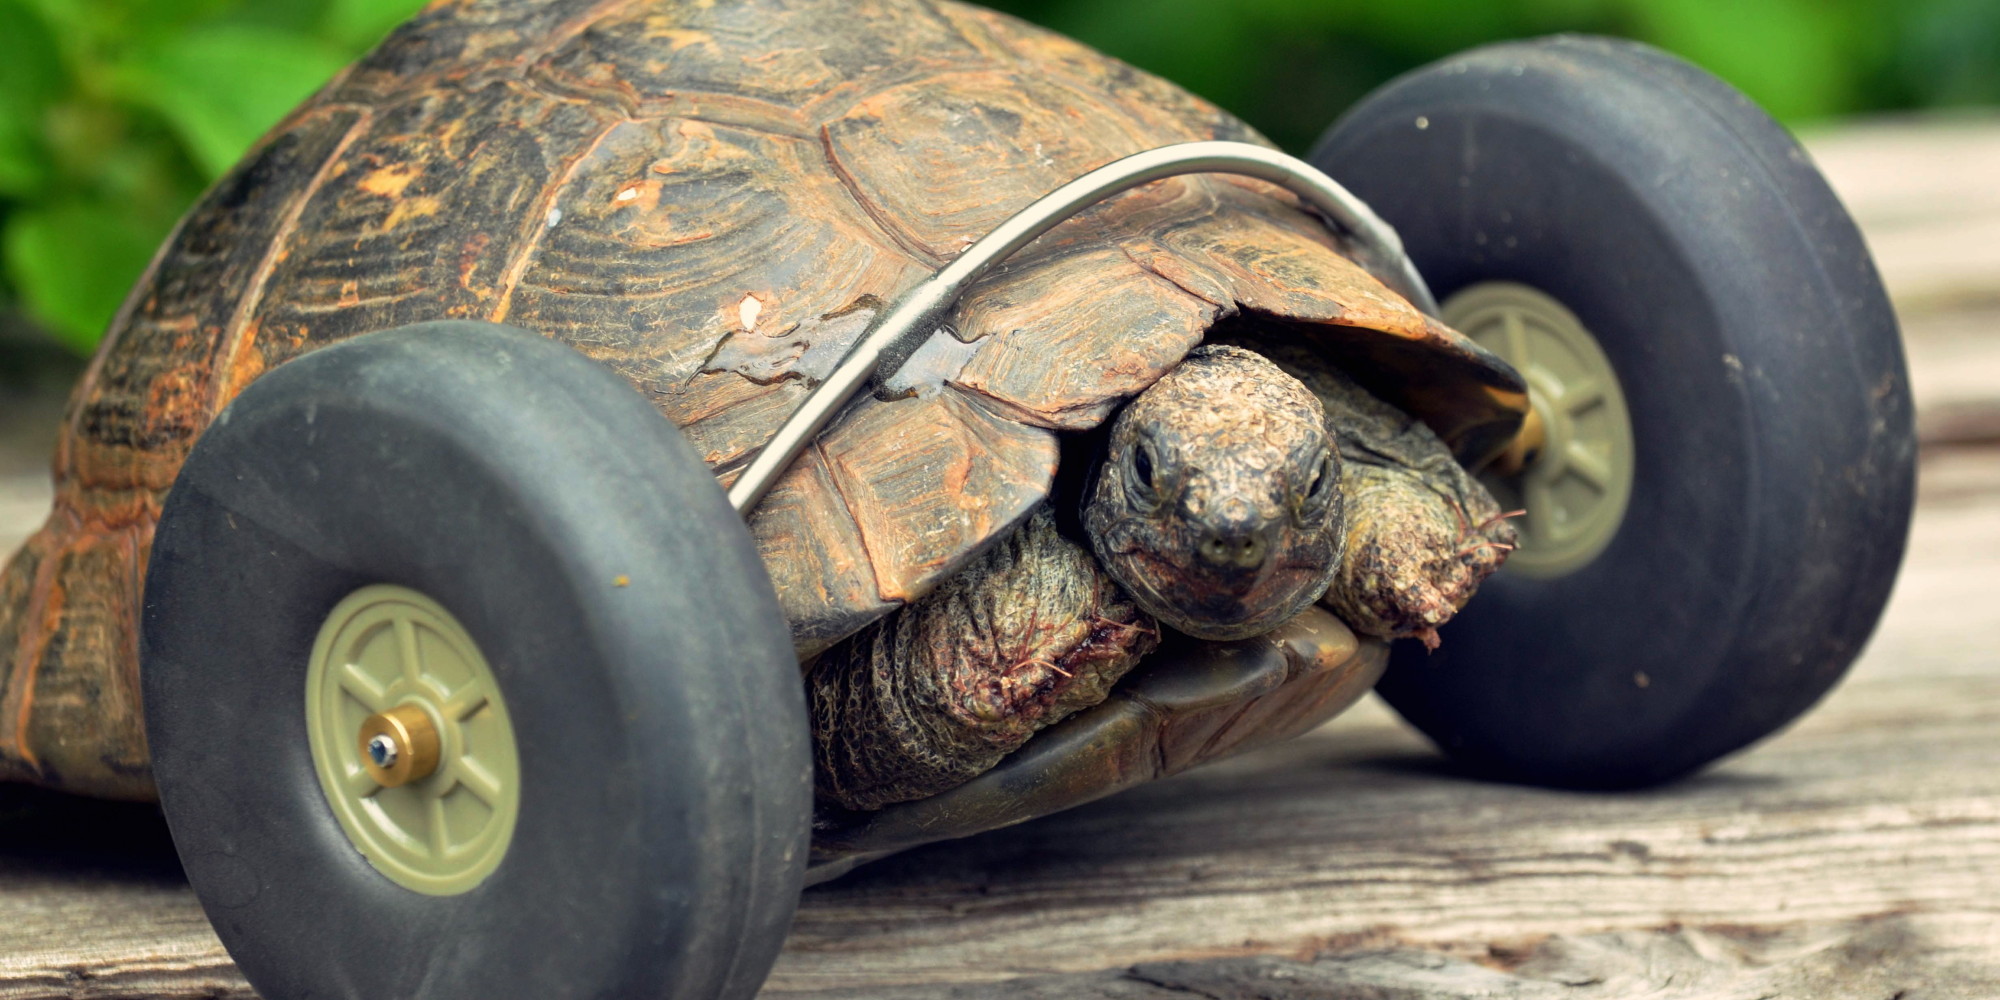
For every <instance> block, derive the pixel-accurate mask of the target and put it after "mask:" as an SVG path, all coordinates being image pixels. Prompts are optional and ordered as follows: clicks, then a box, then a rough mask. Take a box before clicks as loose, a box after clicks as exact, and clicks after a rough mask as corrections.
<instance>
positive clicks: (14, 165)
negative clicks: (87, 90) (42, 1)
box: [0, 0, 63, 198]
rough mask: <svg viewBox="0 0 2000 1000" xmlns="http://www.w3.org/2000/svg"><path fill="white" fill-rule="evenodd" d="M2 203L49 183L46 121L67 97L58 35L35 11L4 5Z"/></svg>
mask: <svg viewBox="0 0 2000 1000" xmlns="http://www.w3.org/2000/svg"><path fill="white" fill-rule="evenodd" d="M0 38H4V39H7V40H8V41H7V43H6V52H5V53H4V56H0V198H5V197H21V196H24V195H29V194H32V193H34V192H35V191H36V190H38V189H39V188H41V187H42V186H43V184H44V183H45V182H46V181H47V177H48V172H49V164H48V152H47V150H46V148H45V147H44V145H43V143H42V126H43V116H44V115H45V114H46V113H47V111H48V107H49V104H50V103H51V102H53V101H54V100H55V99H56V97H57V96H58V95H59V94H61V93H62V88H63V69H62V60H61V58H60V57H59V56H58V55H57V52H56V41H55V35H54V34H53V33H52V32H50V31H49V28H48V25H47V24H46V23H44V22H43V21H42V18H41V15H40V14H39V12H37V11H36V10H35V9H34V8H32V7H29V6H27V5H26V4H24V3H21V2H19V0H0Z"/></svg>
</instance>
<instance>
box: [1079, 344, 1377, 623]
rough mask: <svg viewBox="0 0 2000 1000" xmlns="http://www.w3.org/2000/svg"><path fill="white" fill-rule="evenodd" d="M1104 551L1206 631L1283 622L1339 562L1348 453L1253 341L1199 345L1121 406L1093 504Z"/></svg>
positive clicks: (1140, 590) (1088, 512) (1092, 528)
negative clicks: (1343, 455) (1343, 459)
mask: <svg viewBox="0 0 2000 1000" xmlns="http://www.w3.org/2000/svg"><path fill="white" fill-rule="evenodd" d="M1083 522H1084V530H1085V531H1086V532H1087V533H1088V534H1089V535H1090V540H1091V546H1092V548H1093V549H1095V550H1096V552H1097V558H1098V561H1099V562H1101V563H1102V564H1103V565H1104V567H1105V568H1106V569H1107V570H1108V571H1109V572H1110V573H1111V576H1112V577H1113V578H1114V579H1116V580H1117V581H1118V582H1119V584H1120V585H1122V586H1123V587H1124V588H1125V590H1126V591H1127V592H1128V593H1130V594H1131V595H1132V597H1133V599H1134V600H1136V601H1137V602H1138V603H1139V605H1140V606H1141V607H1143V608H1145V609H1146V610H1147V611H1148V612H1150V613H1151V614H1152V615H1153V616H1154V617H1156V618H1159V619H1160V620H1161V621H1164V622H1166V623H1167V624H1169V625H1172V626H1173V627H1174V628H1176V629H1179V630H1180V631H1182V632H1186V633H1188V634H1189V635H1193V636H1197V637H1200V638H1204V639H1240V638H1243V637H1245V636H1251V635H1257V634H1259V633H1262V632H1266V631H1269V630H1271V629H1273V628H1276V627H1277V626H1278V625H1280V624H1282V623H1283V622H1285V621H1286V620H1288V619H1290V618H1291V617H1292V616H1294V615H1296V614H1298V613H1299V612H1300V611H1303V610H1305V608H1306V607H1307V606H1309V605H1311V604H1312V603H1313V602H1314V601H1316V600H1318V599H1319V597H1320V595H1321V594H1323V593H1325V592H1326V588H1327V585H1328V583H1329V582H1330V581H1331V580H1332V579H1333V574H1334V572H1335V571H1336V570H1337V569H1338V568H1339V565H1340V550H1341V546H1342V540H1343V538H1344V531H1343V530H1342V503H1341V495H1340V456H1339V455H1338V454H1337V453H1336V451H1335V449H1334V444H1333V440H1332V439H1331V438H1330V437H1329V436H1328V434H1327V430H1326V416H1325V411H1324V409H1323V408H1322V406H1321V405H1320V401H1319V399H1318V398H1317V397H1315V396H1314V395H1313V394H1312V392H1311V391H1310V390H1308V389H1307V388H1306V387H1305V386H1304V385H1302V384H1300V383H1299V381H1298V380H1297V379H1294V378H1292V377H1291V376H1290V375H1287V374H1285V373H1284V372H1283V371H1281V370H1279V368H1278V366H1276V365H1274V364H1272V363H1271V362H1269V361H1266V360H1265V359H1264V358H1262V357H1260V356H1258V355H1256V354H1253V353H1251V352H1249V351H1245V350H1242V349H1240V348H1235V347H1214V346H1207V347H1200V348H1197V349H1195V351H1194V352H1193V353H1191V354H1189V355H1188V357H1187V359H1186V360H1185V361H1183V362H1181V364H1180V365H1179V366H1178V367H1176V368H1175V369H1174V370H1173V371H1171V372H1169V373H1167V375H1166V377H1164V378H1162V379H1161V380H1160V381H1159V382H1157V383H1155V384H1154V385H1153V386H1152V387H1151V388H1149V389H1147V390H1146V391H1145V392H1143V393H1141V394H1140V395H1139V396H1138V398H1136V399H1134V400H1133V401H1132V402H1131V404H1130V405H1128V406H1126V407H1125V410H1124V412H1123V413H1121V414H1119V416H1118V420H1117V422H1116V423H1115V424H1113V426H1112V429H1111V438H1110V446H1109V450H1108V453H1107V454H1106V456H1105V460H1104V462H1103V463H1102V465H1101V466H1100V468H1099V471H1098V474H1097V481H1096V482H1095V483H1094V484H1093V485H1092V487H1091V490H1090V494H1089V497H1088V500H1087V502H1086V503H1085V506H1084V511H1083Z"/></svg>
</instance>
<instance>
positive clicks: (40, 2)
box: [0, 0, 2000, 353]
mask: <svg viewBox="0 0 2000 1000" xmlns="http://www.w3.org/2000/svg"><path fill="white" fill-rule="evenodd" d="M417 6H418V0H0V317H6V318H8V319H10V320H11V321H9V322H5V323H4V328H5V329H9V330H12V331H14V333H13V335H14V336H19V335H20V331H22V330H28V331H35V332H32V333H31V334H30V335H31V336H46V337H53V338H54V339H56V340H58V341H59V342H61V343H62V344H64V345H67V346H68V347H69V348H70V349H72V350H74V351H76V352H79V353H82V352H87V351H89V350H90V348H91V347H92V346H93V345H95V343H96V342H97V339H98V337H99V335H100V333H101V331H102V330H103V328H104V326H105V324H106V323H107V322H108V321H109V319H110V317H111V314H112V313H113V312H114V311H115V310H116V309H117V306H118V303H119V301H120V300H121V299H122V298H123V296H124V293H125V290H126V289H127V288H128V287H129V286H130V285H131V283H132V282H133V280H135V279H136V277H137V276H138V274H139V272H140V271H141V270H142V269H143V268H144V266H145V264H146V261H147V259H148V258H149V257H150V256H151V254H152V252H153V248H154V247H155V246H157V245H158V244H159V242H160V241H161V239H163V238H164V237H165V236H166V234H167V232H168V231H169V230H170V229H171V228H172V226H173V223H174V220H175V219H176V218H178V217H179V215H180V213H181V212H182V211H183V210H184V209H185V208H186V206H187V205H188V204H189V203H190V202H192V201H193V200H194V198H195V197H196V196H197V195H199V194H200V192H201V190H202V188H203V187H205V186H206V185H207V184H208V183H209V182H210V181H212V180H213V179H214V178H215V177H217V176H218V175H219V174H220V173H221V172H222V171H224V170H226V169H227V168H228V167H229V165H230V164H231V163H233V162H234V161H235V160H236V158H237V156H238V155H240V154H241V152H242V151H243V150H244V148H246V147H247V146H248V145H249V144H250V143H251V142H253V141H254V140H255V139H256V138H257V136H258V135H259V134H261V133H262V132H263V131H264V129H265V128H267V127H269V126H270V125H271V124H272V123H273V122H275V121H276V120H277V119H278V118H279V117H280V116H282V115H283V114H284V113H285V111H287V110H288V109H290V108H291V107H292V106H293V105H294V104H296V103H298V102H299V101H300V100H303V99H304V98H305V97H306V96H307V95H309V94H310V93H311V92H312V91H313V90H314V89H315V88H317V87H318V86H319V85H320V83H322V82H323V81H325V80H326V79H327V78H328V77H329V76H331V75H332V74H333V73H334V72H335V71H336V70H338V69H339V68H340V67H341V66H342V65H343V64H345V63H346V62H347V61H348V60H350V59H352V58H353V57H354V56H355V55H357V54H359V53H360V52H361V51H363V50H364V49H366V48H367V47H368V46H369V45H370V44H372V43H373V42H374V41H375V40H376V39H378V38H380V37H381V36H382V35H383V34H384V33H386V32H387V31H388V30H389V29H390V28H391V27H392V26H394V25H395V24H396V23H398V22H399V21H401V20H402V19H403V18H405V17H407V16H408V15H409V14H410V13H412V12H414V10H415V9H416V7H417ZM994 6H997V7H999V8H1001V9H1003V10H1007V11H1009V12H1011V13H1014V14H1018V15H1021V16H1023V17H1026V18H1028V19H1029V20H1033V21H1037V22H1040V23H1042V24H1046V25H1048V26H1050V27H1053V28H1055V29H1057V30H1059V31H1062V32H1064V33H1067V34H1070V35H1072V36H1075V37H1077V38H1080V39H1082V40H1084V41H1086V42H1089V43H1091V44H1093V45H1095V46H1097V47H1099V48H1101V49H1104V50H1105V51H1107V52H1110V53H1111V54H1113V55H1116V56H1120V57H1122V58H1124V59H1126V60H1128V61H1130V62H1133V63H1135V64H1137V65H1139V66H1142V67H1145V68H1146V69H1149V70H1152V71H1154V72H1156V73H1159V74H1160V75H1162V76H1165V77H1167V78H1168V79H1171V80H1175V81H1177V82H1179V83H1180V84H1182V85H1183V86H1186V87H1188V88H1189V89H1191V90H1193V91H1195V92H1196V93H1199V94H1202V95H1203V96H1205V97H1208V98H1209V99H1211V100H1213V101H1216V102H1217V103H1219V104H1221V105H1223V106H1224V107H1226V108H1228V109H1230V110H1231V111H1234V112H1236V113H1237V114H1239V115H1241V116H1242V117H1244V118H1246V119H1248V120H1249V121H1250V122H1251V123H1252V124H1254V125H1256V126H1258V127H1259V128H1261V129H1263V130H1264V131H1265V132H1266V133H1267V134H1269V135H1270V136H1271V137H1272V138H1273V139H1275V140H1277V141H1278V142H1279V143H1280V144H1282V145H1285V146H1288V147H1290V148H1293V149H1300V148H1303V147H1304V146H1306V145H1308V144H1309V143H1310V142H1311V141H1312V139H1313V137H1314V136H1315V135H1316V134H1317V133H1318V132H1319V130H1320V129H1321V128H1322V127H1324V126H1325V125H1326V123H1328V122H1329V121H1331V120H1332V119H1333V117H1334V116H1335V115H1337V114H1338V113H1339V111H1340V110H1341V109H1342V108H1344V107H1346V106H1347V105H1348V104H1350V103H1352V102H1353V101H1354V100H1355V99H1356V98H1358V97H1360V96H1361V95H1362V94H1363V93H1365V92H1366V91H1367V90H1368V89H1369V88H1371V87H1373V86H1375V85H1377V84H1379V83H1380V82H1382V81H1383V80H1386V79H1388V78H1389V77H1391V76H1393V75H1395V74H1396V73H1399V72H1402V71H1403V70H1406V69H1409V68H1411V67H1414V66H1417V65H1421V64H1422V63H1425V62H1428V61H1430V60H1432V59H1436V58H1439V57H1441V56H1444V55H1447V54H1449V53H1451V52H1454V51H1457V50H1459V49H1462V48H1466V47H1468V46H1472V45H1477V44H1480V43H1481V42H1486V41H1491V40H1494V39H1501V38H1513V37H1521V36H1527V35H1537V34H1546V33H1549V32H1555V31H1590V32H1599V33H1606V34H1617V35H1625V36H1628V37H1634V38H1640V39H1644V40H1646V41H1650V42H1652V43H1654V44H1657V45H1661V46H1663V47H1665V48H1668V49H1671V50H1673V51H1676V52H1679V53H1680V54H1681V55H1683V56H1686V57H1688V58H1690V59H1692V60H1694V61H1695V62H1697V63H1700V64H1702V65H1704V66H1706V67H1708V68H1709V69H1710V70H1712V71H1714V72H1716V73H1718V74H1719V75H1721V76H1722V77H1724V78H1725V79H1728V80H1730V81H1731V82H1733V83H1735V84H1736V85H1737V86H1738V87H1741V88H1743V89H1744V90H1746V91H1748V92H1749V93H1750V94H1751V95H1752V96H1753V97H1755V98H1757V99H1758V100H1759V101H1761V102H1763V104H1764V105H1765V106H1766V107H1768V108H1770V109H1771V110H1772V111H1773V112H1774V113H1776V114H1777V115H1778V116H1779V117H1780V118H1782V119H1785V120H1786V121H1789V122H1793V123H1799V122H1809V121H1812V120H1815V119H1820V118H1825V117H1828V116H1832V115H1839V114H1846V113H1852V112H1858V111H1875V110H1882V109H1893V108H1912V107H1934V106H1945V105H1963V104H1979V103H1986V104H1991V103H2000V0H999V2H998V3H995V4H994Z"/></svg>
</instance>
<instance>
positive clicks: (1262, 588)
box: [1107, 539, 1339, 640]
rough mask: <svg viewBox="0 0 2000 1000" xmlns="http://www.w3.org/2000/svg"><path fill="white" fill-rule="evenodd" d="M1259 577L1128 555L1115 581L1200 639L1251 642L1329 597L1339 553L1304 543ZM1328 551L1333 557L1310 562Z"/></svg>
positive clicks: (1113, 565)
mask: <svg viewBox="0 0 2000 1000" xmlns="http://www.w3.org/2000/svg"><path fill="white" fill-rule="evenodd" d="M1300 541H1301V540H1298V539H1294V540H1293V544H1292V546H1291V549H1292V551H1288V552H1285V553H1282V554H1280V555H1279V556H1277V557H1275V558H1273V559H1272V560H1271V561H1270V562H1269V563H1267V564H1266V565H1264V566H1263V567H1261V568H1259V569H1258V570H1257V571H1256V572H1251V573H1244V572H1237V573H1230V572H1219V571H1212V570H1208V569H1205V568H1203V567H1201V566H1200V565H1198V564H1196V563H1193V562H1189V563H1181V562H1179V561H1176V560H1172V559H1167V558H1164V557H1162V556H1160V555H1157V554H1155V553H1151V552H1145V551H1143V550H1141V551H1135V552H1129V553H1121V554H1120V555H1119V556H1117V557H1114V558H1112V559H1111V560H1109V565H1108V566H1107V568H1108V569H1110V571H1111V575H1112V576H1113V577H1114V578H1115V579H1117V580H1118V582H1119V583H1120V584H1121V585H1122V586H1124V588H1125V589H1126V591H1127V592H1128V593H1130V594H1131V595H1132V599H1133V600H1134V601H1136V602H1137V603H1138V604H1139V606H1140V607H1141V608H1143V609H1145V611H1146V613H1147V614H1150V615H1152V616H1153V617H1154V618H1157V619H1159V620H1160V621H1161V622H1162V623H1164V624H1166V625H1167V626H1169V627H1171V628H1172V629H1174V630H1175V631H1177V632H1181V633H1184V634H1187V635H1190V636H1193V637H1195V638H1197V639H1222V640H1229V639H1247V638H1250V637H1251V636H1256V635H1262V634H1264V633H1266V632H1269V631H1271V630H1272V629H1274V628H1277V627H1278V626H1279V625H1282V624H1284V623H1285V622H1287V621H1290V620H1291V619H1292V618H1293V617H1295V616H1296V615H1298V613H1299V612H1301V611H1304V610H1305V609H1306V608H1308V607H1311V606H1312V604H1313V602H1315V601H1317V600H1319V598H1320V595H1322V594H1324V593H1326V588H1327V587H1328V586H1329V585H1330V584H1331V583H1332V581H1333V576H1334V573H1335V572H1336V571H1337V570H1338V568H1339V567H1338V565H1337V564H1335V563H1334V561H1333V559H1332V552H1331V546H1324V545H1321V546H1315V545H1312V544H1311V543H1307V544H1300ZM1314 548H1324V549H1327V551H1326V552H1325V553H1324V555H1325V558H1322V559H1312V558H1307V557H1308V556H1309V555H1311V554H1313V553H1312V552H1310V551H1306V552H1301V551H1297V550H1299V549H1307V550H1311V549H1314Z"/></svg>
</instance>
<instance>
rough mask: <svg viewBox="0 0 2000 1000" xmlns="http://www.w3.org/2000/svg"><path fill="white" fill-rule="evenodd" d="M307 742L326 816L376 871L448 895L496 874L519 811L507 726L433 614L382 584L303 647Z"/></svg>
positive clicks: (500, 705)
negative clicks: (308, 648) (306, 653)
mask: <svg viewBox="0 0 2000 1000" xmlns="http://www.w3.org/2000/svg"><path fill="white" fill-rule="evenodd" d="M306 732H307V738H308V739H309V740H310V741H311V744H312V755H313V764H314V767H315V769H316V770H317V771H318V774H319V780H320V787H321V789H322V790H323V791H324V792H325V793H326V798H327V804H328V805H329V806H331V807H332V808H333V813H334V816H335V817H336V818H337V819H338V820H339V821H340V826H341V829H342V830H344V831H345V832H346V833H347V836H348V839H349V840H350V841H352V842H353V844H354V846H355V848H356V849H357V850H359V851H360V852H361V854H362V856H363V857H366V858H367V859H368V862H369V863H370V864H372V865H374V866H375V868H376V870H378V871H380V872H381V873H382V874H384V875H386V876H388V877H389V878H390V879H392V880H394V881H395V882H397V883H398V884H400V885H402V886H404V887H405V888H409V889H413V890H416V891H418V892H423V893H428V894H431V895H453V894H456V893H461V892H464V891H466V890H468V889H470V888H472V887H473V886H475V885H478V884H479V883H480V881H482V880H484V879H485V878H486V876H487V875H489V874H491V873H492V872H493V870H494V869H495V868H497V867H499V864H500V859H501V858H502V857H503V856H504V855H505V854H506V852H507V845H508V843H509V842H510V841H511V840H512V839H513V832H514V823H515V820H516V818H517V816H518V814H519V811H520V784H521V782H520V763H519V760H518V757H517V754H516V750H515V746H514V728H513V723H512V721H511V720H510V719H509V718H508V715H507V708H506V704H505V703H504V702H503V701H502V699H501V697H500V688H499V684H498V683H497V682H496V681H495V679H494V676H493V671H492V669H491V668H490V667H489V666H488V665H487V663H486V659H485V657H484V656H483V655H481V653H480V651H479V648H478V646H477V645H475V644H474V643H473V641H472V638H471V636H469V635H467V634H466V632H465V629H464V628H463V627H461V626H460V625H459V624H458V621H457V620H456V619H454V618H453V617H452V616H451V613H450V612H448V611H446V610H445V609H444V607H443V606H442V605H440V604H438V603H437V602H436V601H433V600H431V599H430V598H428V597H425V596H424V595H423V594H420V593H418V592H416V591H414V590H410V589H408V588H406V587H393V586H386V585H377V586H372V587H363V588H362V589H360V590H357V591H355V592H354V593H353V594H351V595H349V596H348V598H347V599H346V600H344V601H342V602H340V604H339V605H338V606H336V607H335V608H334V609H333V611H332V612H331V613H330V614H328V615H327V619H326V622H325V624H323V625H322V626H321V627H320V632H319V638H318V641H317V642H315V643H314V645H313V655H312V663H311V665H310V667H309V668H308V670H307V674H306Z"/></svg>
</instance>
